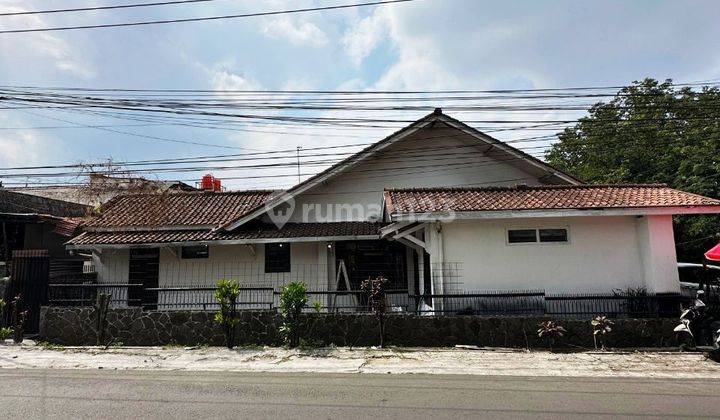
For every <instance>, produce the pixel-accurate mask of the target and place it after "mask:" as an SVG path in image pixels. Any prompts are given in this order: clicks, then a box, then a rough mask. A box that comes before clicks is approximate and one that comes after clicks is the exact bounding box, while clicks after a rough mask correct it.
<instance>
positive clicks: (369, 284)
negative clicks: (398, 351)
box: [360, 276, 388, 348]
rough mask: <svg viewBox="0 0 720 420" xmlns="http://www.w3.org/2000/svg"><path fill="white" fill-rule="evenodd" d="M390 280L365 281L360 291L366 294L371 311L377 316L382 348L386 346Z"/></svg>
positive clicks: (378, 278)
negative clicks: (387, 290) (386, 319)
mask: <svg viewBox="0 0 720 420" xmlns="http://www.w3.org/2000/svg"><path fill="white" fill-rule="evenodd" d="M387 282H388V280H387V279H386V278H385V277H382V276H380V277H377V278H374V279H367V280H363V282H362V283H360V290H362V291H363V292H365V294H366V295H367V299H368V305H369V306H370V310H371V311H372V312H373V313H374V314H375V317H376V318H377V320H378V327H379V329H380V347H381V348H382V347H384V346H385V314H386V312H387V297H386V293H385V290H386V286H387Z"/></svg>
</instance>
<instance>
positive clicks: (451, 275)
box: [68, 110, 720, 308]
mask: <svg viewBox="0 0 720 420" xmlns="http://www.w3.org/2000/svg"><path fill="white" fill-rule="evenodd" d="M708 213H720V201H718V200H714V199H710V198H706V197H701V196H697V195H694V194H689V193H685V192H682V191H677V190H674V189H671V188H668V187H665V186H660V185H605V186H601V185H584V184H582V183H581V181H580V180H578V179H576V178H574V177H573V176H571V175H569V174H565V173H563V172H561V171H558V170H557V169H554V168H552V167H551V166H549V165H547V164H546V163H544V162H542V161H540V160H538V159H536V158H534V157H532V156H529V155H527V154H525V153H523V152H521V151H519V150H517V149H515V148H513V147H511V146H509V145H508V144H505V143H502V142H500V141H498V140H496V139H493V138H492V137H490V136H487V135H486V134H483V133H481V132H479V131H477V130H475V129H473V128H471V127H469V126H467V125H465V124H463V123H462V122H460V121H458V120H455V119H453V118H451V117H448V116H447V115H444V114H443V113H442V112H440V111H439V110H437V111H436V112H434V113H432V114H430V115H428V116H426V117H424V118H422V119H420V120H418V121H417V122H415V123H413V124H411V125H410V126H408V127H406V128H404V129H402V130H400V131H398V132H396V133H394V134H392V135H391V136H389V137H387V138H385V139H384V140H381V141H380V142H377V143H375V144H373V145H372V146H370V147H368V148H366V149H364V150H362V151H360V152H358V153H356V154H355V155H353V156H351V157H349V158H347V159H345V160H343V161H342V162H340V163H338V164H336V165H334V166H332V167H331V168H329V169H327V170H325V171H323V172H322V173H320V174H318V175H316V176H313V177H312V178H310V179H308V180H306V181H304V182H302V183H300V184H298V185H296V186H294V187H293V188H291V189H290V190H288V191H285V192H278V191H239V192H188V193H178V194H167V195H157V194H155V195H134V196H120V197H117V198H115V199H114V200H112V201H111V202H110V203H109V204H108V205H107V208H106V209H105V210H104V212H103V214H102V215H101V216H99V217H98V218H96V219H95V220H93V221H92V222H89V223H88V224H87V225H86V227H85V232H84V233H83V234H81V235H80V236H78V237H75V238H73V239H72V240H71V241H70V242H69V243H68V248H70V249H83V250H91V251H92V252H93V255H94V257H95V261H96V263H95V264H96V267H97V269H98V279H99V281H100V282H105V283H115V284H122V283H127V282H129V283H131V284H135V283H140V284H144V285H145V287H146V288H150V289H155V288H157V287H158V286H159V287H160V288H169V287H187V286H204V287H210V286H212V285H214V284H215V282H216V281H217V280H219V279H221V278H230V279H236V280H238V281H240V283H241V284H242V285H244V286H268V287H273V288H278V287H279V286H281V285H283V284H286V283H287V282H289V281H292V280H301V281H305V282H307V283H308V284H309V285H310V289H311V290H313V291H316V292H322V291H324V290H331V291H332V290H336V289H337V290H345V289H348V288H349V289H351V290H357V289H358V288H359V283H360V282H361V281H362V280H363V279H365V278H367V277H370V276H377V275H384V276H385V277H387V278H388V279H389V280H390V282H391V285H390V287H391V288H392V289H396V290H407V293H409V294H415V293H417V292H421V293H422V292H425V293H435V294H442V293H457V292H460V291H480V290H484V291H487V290H513V289H542V290H546V291H548V292H577V293H587V292H610V291H611V290H612V289H618V288H622V289H624V288H629V287H644V288H646V289H648V290H649V291H651V292H656V293H675V292H679V282H678V275H677V270H676V267H675V264H676V257H675V246H674V238H673V231H672V215H674V214H708ZM345 272H347V276H345ZM129 290H130V291H129V292H128V288H125V289H122V290H117V289H115V291H114V293H115V298H118V296H119V297H120V300H121V301H125V302H127V303H130V304H133V303H136V302H140V301H143V302H145V303H146V304H147V303H148V302H150V304H151V307H153V306H154V305H155V303H157V307H159V308H169V307H175V306H182V305H186V303H187V302H190V301H191V299H190V298H189V297H188V295H187V294H183V293H190V292H189V291H187V292H182V291H178V290H175V291H162V290H161V291H160V292H159V293H158V291H154V292H153V291H151V292H140V291H133V288H130V289H129ZM135 290H140V289H139V288H135ZM143 293H144V294H143ZM148 293H149V294H148ZM193 293H199V292H198V291H195V292H193ZM203 293H206V294H207V299H208V301H212V295H211V293H212V292H211V291H205V292H203ZM140 294H142V296H141V295H140ZM313 299H314V300H324V303H325V304H326V305H327V306H341V305H343V304H344V303H347V302H348V299H350V298H349V297H348V296H344V297H341V298H340V300H339V301H335V300H333V299H332V298H330V297H326V296H324V295H322V294H318V295H317V296H314V297H313ZM192 301H193V302H196V301H195V300H192ZM430 303H432V302H430ZM182 307H187V306H182ZM192 307H196V306H192Z"/></svg>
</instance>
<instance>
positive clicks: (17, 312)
mask: <svg viewBox="0 0 720 420" xmlns="http://www.w3.org/2000/svg"><path fill="white" fill-rule="evenodd" d="M22 306H23V304H22V295H17V296H15V299H13V301H12V303H10V307H11V311H12V312H11V313H10V324H11V325H12V336H13V341H14V342H15V344H20V343H22V342H23V336H24V335H25V321H27V314H28V313H27V311H23V310H22Z"/></svg>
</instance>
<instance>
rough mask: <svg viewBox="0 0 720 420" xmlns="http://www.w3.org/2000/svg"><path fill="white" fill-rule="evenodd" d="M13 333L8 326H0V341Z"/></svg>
mask: <svg viewBox="0 0 720 420" xmlns="http://www.w3.org/2000/svg"><path fill="white" fill-rule="evenodd" d="M12 333H13V330H12V328H10V327H2V328H0V341H5V340H7V338H8V337H10V336H11V335H12Z"/></svg>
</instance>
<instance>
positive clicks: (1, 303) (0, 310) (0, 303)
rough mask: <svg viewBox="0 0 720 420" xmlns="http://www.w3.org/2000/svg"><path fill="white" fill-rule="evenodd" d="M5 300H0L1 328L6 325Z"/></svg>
mask: <svg viewBox="0 0 720 420" xmlns="http://www.w3.org/2000/svg"><path fill="white" fill-rule="evenodd" d="M5 305H6V303H5V300H4V299H0V327H2V326H3V325H4V323H5Z"/></svg>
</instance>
